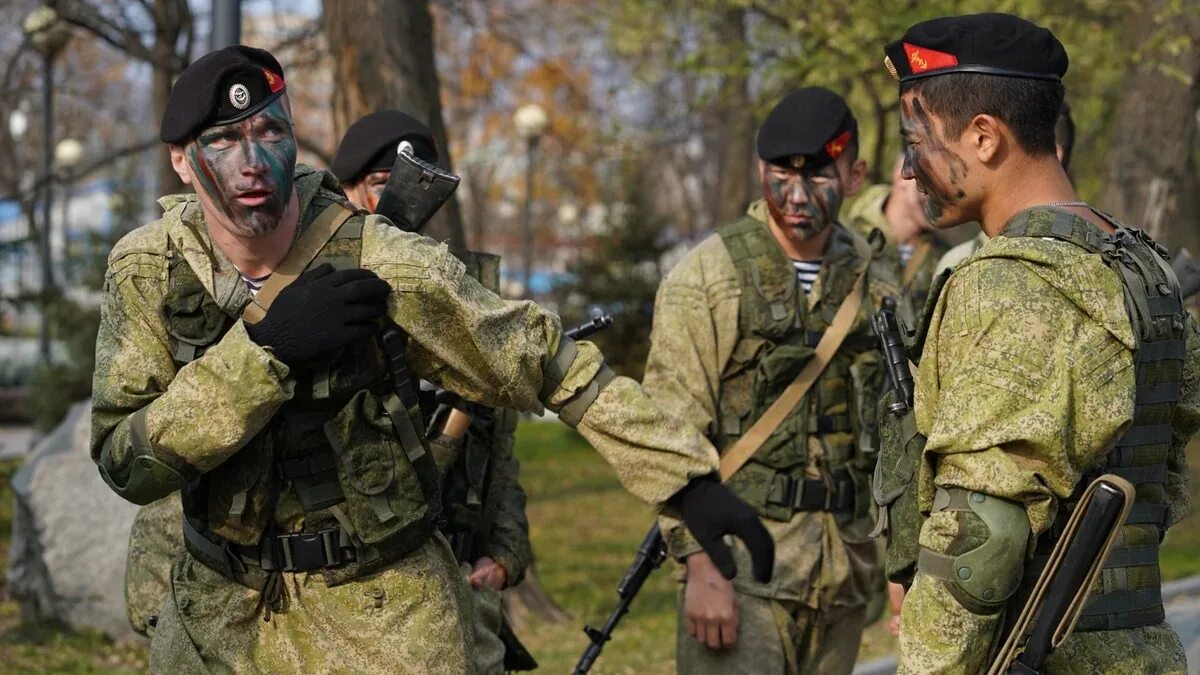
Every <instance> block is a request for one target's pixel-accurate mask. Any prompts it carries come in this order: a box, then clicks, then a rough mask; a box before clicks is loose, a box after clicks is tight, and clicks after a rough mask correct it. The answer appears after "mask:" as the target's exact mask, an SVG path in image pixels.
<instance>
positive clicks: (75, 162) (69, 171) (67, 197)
mask: <svg viewBox="0 0 1200 675" xmlns="http://www.w3.org/2000/svg"><path fill="white" fill-rule="evenodd" d="M81 161H83V143H80V142H79V141H77V140H75V139H74V138H64V139H62V140H61V141H59V142H58V145H56V146H54V164H55V166H57V167H58V170H59V171H60V172H61V176H60V177H61V179H62V200H61V201H62V209H60V212H61V215H60V217H59V219H58V220H59V224H60V225H59V226H60V227H61V228H62V242H63V243H62V256H61V259H62V261H63V263H64V265H63V271H62V274H61V275H60V276H61V277H62V279H63V281H64V282H66V283H68V284H69V283H71V282H72V281H73V279H71V277H73V276H74V274H73V270H74V268H73V266H71V265H70V264H68V263H69V261H68V258H69V257H70V254H71V251H70V247H69V243H70V240H71V226H70V221H69V220H68V219H67V216H68V215H69V212H70V208H71V197H72V195H71V188H72V187H74V185H75V168H76V167H78V166H79V163H80V162H81ZM53 253H54V251H53V249H52V250H51V255H53Z"/></svg>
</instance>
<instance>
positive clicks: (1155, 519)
mask: <svg viewBox="0 0 1200 675" xmlns="http://www.w3.org/2000/svg"><path fill="white" fill-rule="evenodd" d="M1167 511H1168V509H1167V505H1166V504H1147V503H1142V504H1134V505H1133V508H1132V509H1130V510H1129V517H1128V518H1126V519H1125V524H1126V525H1158V526H1159V527H1165V526H1166V524H1167Z"/></svg>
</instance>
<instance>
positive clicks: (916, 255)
mask: <svg viewBox="0 0 1200 675" xmlns="http://www.w3.org/2000/svg"><path fill="white" fill-rule="evenodd" d="M932 248H933V245H932V244H930V243H929V240H928V239H922V240H921V241H920V242H919V243H918V244H917V248H916V249H914V250H913V254H912V257H911V258H909V259H908V264H907V265H905V266H904V277H903V280H904V287H905V288H908V285H909V284H911V283H912V280H913V279H915V278H916V276H917V272H919V271H920V270H921V263H923V262H925V258H927V257H928V256H929V251H930V250H931V249H932ZM916 309H918V310H919V309H921V308H920V307H917V308H916Z"/></svg>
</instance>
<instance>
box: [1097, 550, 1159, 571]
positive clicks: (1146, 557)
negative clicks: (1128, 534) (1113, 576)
mask: <svg viewBox="0 0 1200 675" xmlns="http://www.w3.org/2000/svg"><path fill="white" fill-rule="evenodd" d="M1157 564H1158V544H1148V545H1146V546H1116V547H1113V550H1112V552H1111V553H1109V554H1108V560H1107V561H1105V563H1104V569H1106V570H1111V569H1116V568H1118V567H1135V566H1137V565H1157Z"/></svg>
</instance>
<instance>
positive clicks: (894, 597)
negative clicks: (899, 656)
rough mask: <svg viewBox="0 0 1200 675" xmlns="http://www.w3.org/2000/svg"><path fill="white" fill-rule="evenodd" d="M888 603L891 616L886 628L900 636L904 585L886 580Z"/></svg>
mask: <svg viewBox="0 0 1200 675" xmlns="http://www.w3.org/2000/svg"><path fill="white" fill-rule="evenodd" d="M888 605H889V606H890V607H891V610H892V618H891V619H889V620H888V623H887V630H888V632H889V633H891V634H892V635H895V636H896V637H899V636H900V608H901V607H903V605H904V587H903V586H901V585H900V584H894V583H892V582H890V581H889V582H888Z"/></svg>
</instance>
